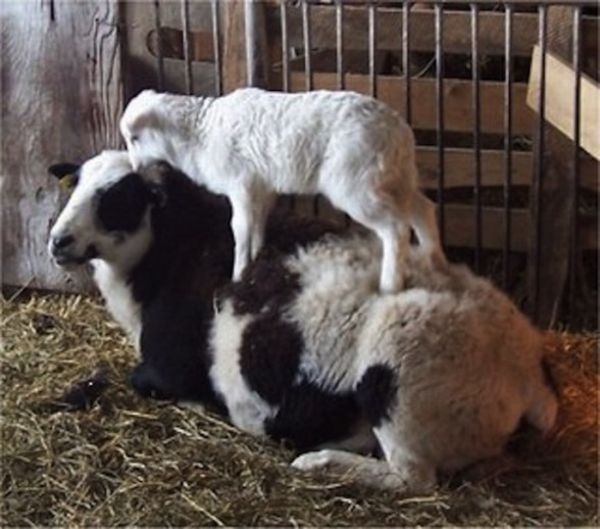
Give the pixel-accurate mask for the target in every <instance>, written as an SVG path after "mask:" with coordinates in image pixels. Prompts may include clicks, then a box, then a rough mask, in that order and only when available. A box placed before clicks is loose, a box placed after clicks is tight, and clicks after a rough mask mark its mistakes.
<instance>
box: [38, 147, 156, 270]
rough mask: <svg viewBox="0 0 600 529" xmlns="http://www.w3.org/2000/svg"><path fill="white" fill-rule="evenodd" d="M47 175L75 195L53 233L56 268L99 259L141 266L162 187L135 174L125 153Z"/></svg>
mask: <svg viewBox="0 0 600 529" xmlns="http://www.w3.org/2000/svg"><path fill="white" fill-rule="evenodd" d="M49 172H50V173H51V174H53V175H54V176H56V177H57V178H59V179H60V181H61V183H62V184H63V187H66V188H70V192H71V195H70V197H69V200H68V202H67V203H66V205H65V207H64V208H63V210H62V212H61V214H60V215H59V217H58V219H57V220H56V222H55V223H54V226H53V227H52V229H51V231H50V238H49V241H48V251H49V252H50V255H51V256H52V258H53V259H54V261H55V262H56V264H58V265H59V266H62V267H65V268H72V267H74V266H77V265H81V264H83V263H86V262H87V261H89V260H90V259H95V258H97V259H102V260H104V261H106V262H108V263H111V264H113V265H115V266H116V267H118V268H120V269H122V270H124V271H125V270H128V269H130V268H131V267H133V266H134V265H135V264H137V263H138V262H139V260H140V259H141V258H142V256H143V255H144V254H145V253H146V251H147V250H148V248H149V247H150V244H151V241H152V228H151V222H150V210H151V208H152V207H154V206H156V205H157V204H160V202H161V200H162V197H161V191H160V188H159V186H158V185H157V184H156V183H154V182H152V181H149V179H148V178H147V177H144V176H142V175H141V174H139V173H137V172H134V171H133V169H132V167H131V164H130V162H129V158H128V155H127V153H126V152H124V151H104V152H103V153H101V154H100V155H98V156H95V157H94V158H91V159H90V160H88V161H86V162H85V163H84V164H83V165H81V166H78V165H76V164H65V163H61V164H56V165H53V166H51V167H50V168H49ZM65 183H66V184H67V185H64V184H65Z"/></svg>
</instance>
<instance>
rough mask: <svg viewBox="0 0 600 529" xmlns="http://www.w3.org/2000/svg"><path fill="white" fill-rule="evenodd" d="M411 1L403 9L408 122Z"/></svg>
mask: <svg viewBox="0 0 600 529" xmlns="http://www.w3.org/2000/svg"><path fill="white" fill-rule="evenodd" d="M409 15H410V2H409V1H406V2H404V6H403V9H402V70H403V71H404V105H405V111H404V112H405V117H406V122H407V123H408V124H409V125H410V124H411V122H412V105H411V100H410V96H411V93H410V16H409Z"/></svg>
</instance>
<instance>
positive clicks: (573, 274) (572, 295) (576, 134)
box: [569, 6, 581, 314]
mask: <svg viewBox="0 0 600 529" xmlns="http://www.w3.org/2000/svg"><path fill="white" fill-rule="evenodd" d="M580 41H581V6H578V7H576V8H575V11H574V13H573V68H574V70H575V98H574V112H575V115H574V119H573V128H574V130H573V141H574V144H573V180H572V181H573V187H574V189H573V201H574V204H573V207H572V210H571V211H572V217H571V230H572V231H571V240H570V248H569V254H570V266H569V268H570V273H569V308H570V312H571V314H574V313H575V308H576V307H575V300H576V291H575V289H576V287H577V268H578V267H577V265H578V262H577V258H578V255H579V241H578V227H579V225H578V216H577V213H578V211H577V210H578V206H579V167H580V166H579V143H580V140H581V138H580V134H581V131H580V123H581V114H580V112H581V43H580Z"/></svg>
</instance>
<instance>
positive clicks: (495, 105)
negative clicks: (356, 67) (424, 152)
mask: <svg viewBox="0 0 600 529" xmlns="http://www.w3.org/2000/svg"><path fill="white" fill-rule="evenodd" d="M336 87H337V78H336V74H335V73H318V72H317V73H315V74H314V88H315V90H317V89H327V90H335V89H336ZM304 88H305V82H304V74H302V73H300V72H292V73H291V89H292V91H294V92H302V91H304ZM346 88H347V89H348V90H353V91H355V92H359V93H362V94H369V93H370V87H369V76H367V75H360V74H347V75H346ZM472 90H473V87H472V85H471V81H465V80H461V79H445V80H444V115H445V125H446V130H447V131H449V132H472V130H473V109H472ZM412 93H413V100H412V114H413V115H412V120H413V121H412V126H413V127H414V128H415V129H430V130H434V129H435V128H436V95H435V79H413V81H412ZM526 95H527V85H525V84H524V83H515V84H514V87H513V134H516V135H519V134H521V135H530V134H531V133H532V127H533V123H534V120H533V117H534V114H533V112H532V111H531V110H530V109H529V107H527V104H526ZM377 97H378V99H381V100H382V101H384V102H385V103H387V104H388V105H390V106H391V107H392V108H394V109H395V110H397V111H398V112H400V113H401V114H404V110H405V109H404V79H403V77H396V76H378V77H377ZM503 105H504V84H503V83H500V82H495V81H482V82H481V132H482V133H496V134H503V133H504V121H503V115H502V112H500V111H499V109H501V108H502V106H503Z"/></svg>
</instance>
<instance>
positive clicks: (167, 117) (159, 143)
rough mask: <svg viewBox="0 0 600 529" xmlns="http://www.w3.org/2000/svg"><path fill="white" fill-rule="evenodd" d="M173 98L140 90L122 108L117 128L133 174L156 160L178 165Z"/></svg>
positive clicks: (176, 116)
mask: <svg viewBox="0 0 600 529" xmlns="http://www.w3.org/2000/svg"><path fill="white" fill-rule="evenodd" d="M174 97H176V96H173V95H169V94H160V93H157V92H155V91H154V90H144V91H143V92H140V93H139V94H138V95H137V96H135V97H134V98H133V99H132V100H131V101H130V102H129V104H128V105H127V108H125V112H123V116H122V117H121V122H120V128H121V134H122V136H123V139H124V140H125V144H126V145H127V152H128V153H129V160H130V162H131V165H132V166H133V169H134V170H136V171H137V170H139V169H140V168H141V167H144V166H147V165H149V164H150V163H152V162H154V161H158V160H166V161H168V162H169V163H170V164H171V165H175V166H176V165H178V163H177V161H178V160H177V158H178V155H177V154H178V150H179V149H178V146H180V144H181V142H182V139H181V130H180V128H179V127H178V126H177V121H178V112H177V105H176V104H175V105H173V99H174Z"/></svg>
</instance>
